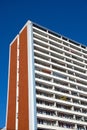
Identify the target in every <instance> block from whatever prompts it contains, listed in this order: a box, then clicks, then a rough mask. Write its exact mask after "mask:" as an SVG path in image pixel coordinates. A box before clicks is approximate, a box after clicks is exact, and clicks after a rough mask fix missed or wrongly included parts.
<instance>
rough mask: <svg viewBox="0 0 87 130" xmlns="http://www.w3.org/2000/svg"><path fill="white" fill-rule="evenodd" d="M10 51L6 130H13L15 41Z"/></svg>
mask: <svg viewBox="0 0 87 130" xmlns="http://www.w3.org/2000/svg"><path fill="white" fill-rule="evenodd" d="M10 49H11V51H10V59H9V60H10V70H9V72H10V73H9V95H8V113H7V130H15V117H16V78H17V77H16V75H17V74H16V73H17V69H16V68H17V39H16V40H15V41H14V42H13V44H12V45H11V48H10Z"/></svg>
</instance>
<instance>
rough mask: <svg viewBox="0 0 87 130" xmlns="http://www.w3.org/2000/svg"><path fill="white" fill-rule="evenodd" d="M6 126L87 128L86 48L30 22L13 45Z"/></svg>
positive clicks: (38, 129) (9, 128)
mask: <svg viewBox="0 0 87 130" xmlns="http://www.w3.org/2000/svg"><path fill="white" fill-rule="evenodd" d="M6 130H87V48H86V46H84V45H81V44H79V43H77V42H75V41H73V40H71V39H68V38H66V37H64V36H61V35H59V34H57V33H55V32H53V31H50V30H49V29H46V28H44V27H41V26H39V25H37V24H35V23H33V22H31V21H28V22H27V23H26V25H25V26H24V27H23V29H22V30H21V31H20V32H19V34H18V35H17V36H16V38H15V39H14V40H13V41H12V42H11V44H10V53H9V74H8V99H7V116H6Z"/></svg>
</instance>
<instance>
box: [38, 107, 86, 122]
mask: <svg viewBox="0 0 87 130" xmlns="http://www.w3.org/2000/svg"><path fill="white" fill-rule="evenodd" d="M37 114H43V115H49V116H53V117H54V116H56V117H61V118H63V119H64V118H66V119H72V120H78V121H83V122H87V117H82V116H77V115H72V114H66V113H61V112H54V111H49V110H43V109H40V108H37Z"/></svg>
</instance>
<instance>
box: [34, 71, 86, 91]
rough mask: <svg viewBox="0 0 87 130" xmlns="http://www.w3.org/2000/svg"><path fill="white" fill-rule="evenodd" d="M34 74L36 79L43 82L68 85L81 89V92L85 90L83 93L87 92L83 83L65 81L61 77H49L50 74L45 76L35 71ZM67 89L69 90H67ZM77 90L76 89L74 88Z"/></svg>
mask: <svg viewBox="0 0 87 130" xmlns="http://www.w3.org/2000/svg"><path fill="white" fill-rule="evenodd" d="M35 74H36V78H39V79H42V80H43V81H47V82H51V83H54V84H57V85H59V84H61V85H63V86H67V84H70V86H72V85H74V86H78V88H82V89H83V90H84V89H85V91H87V87H86V85H87V82H83V81H80V80H78V79H77V80H75V81H74V79H73V81H72V80H71V78H70V79H67V78H66V79H65V78H62V77H60V76H59V77H56V76H54V75H50V74H46V73H43V72H40V71H37V70H35ZM68 89H69V88H68ZM76 89H77V88H76Z"/></svg>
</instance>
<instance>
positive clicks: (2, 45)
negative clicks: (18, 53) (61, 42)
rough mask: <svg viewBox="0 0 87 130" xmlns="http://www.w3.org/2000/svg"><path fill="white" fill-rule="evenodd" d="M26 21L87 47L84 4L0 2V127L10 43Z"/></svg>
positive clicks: (74, 0) (75, 0) (77, 0)
mask: <svg viewBox="0 0 87 130" xmlns="http://www.w3.org/2000/svg"><path fill="white" fill-rule="evenodd" d="M29 19H30V20H32V21H33V22H36V23H38V24H40V25H42V26H45V27H47V28H49V29H51V30H53V31H55V32H58V33H60V34H62V35H64V36H67V37H69V38H71V39H73V40H75V41H78V42H80V43H83V44H84V45H87V0H0V61H1V62H0V127H3V126H4V125H5V116H6V100H7V84H8V56H9V43H10V42H11V41H12V40H13V38H14V37H15V36H16V35H17V34H18V32H19V31H20V29H21V28H22V27H23V25H24V24H25V23H26V21H27V20H29Z"/></svg>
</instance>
